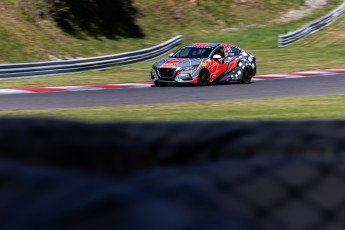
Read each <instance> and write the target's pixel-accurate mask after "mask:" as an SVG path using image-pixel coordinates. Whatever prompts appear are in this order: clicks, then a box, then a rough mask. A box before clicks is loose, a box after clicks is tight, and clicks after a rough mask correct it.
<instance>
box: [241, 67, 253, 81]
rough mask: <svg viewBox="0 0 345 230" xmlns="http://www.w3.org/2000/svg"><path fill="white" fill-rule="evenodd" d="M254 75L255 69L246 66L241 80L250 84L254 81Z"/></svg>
mask: <svg viewBox="0 0 345 230" xmlns="http://www.w3.org/2000/svg"><path fill="white" fill-rule="evenodd" d="M252 77H253V69H252V68H249V67H247V68H245V69H244V70H243V72H242V74H241V80H240V82H241V83H242V84H250V82H251V81H252Z"/></svg>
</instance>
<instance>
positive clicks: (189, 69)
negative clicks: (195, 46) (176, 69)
mask: <svg viewBox="0 0 345 230" xmlns="http://www.w3.org/2000/svg"><path fill="white" fill-rule="evenodd" d="M198 66H199V65H193V66H185V67H182V68H181V71H191V70H195V69H196V68H198Z"/></svg>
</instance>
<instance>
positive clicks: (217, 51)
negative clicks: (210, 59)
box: [214, 47, 225, 58]
mask: <svg viewBox="0 0 345 230" xmlns="http://www.w3.org/2000/svg"><path fill="white" fill-rule="evenodd" d="M214 54H218V55H220V56H222V57H223V58H224V57H225V53H224V48H223V47H219V48H218V49H217V50H216V51H215V52H214Z"/></svg>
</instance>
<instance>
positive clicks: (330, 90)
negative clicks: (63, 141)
mask: <svg viewBox="0 0 345 230" xmlns="http://www.w3.org/2000/svg"><path fill="white" fill-rule="evenodd" d="M335 94H345V74H337V75H326V76H318V77H306V78H292V79H282V80H263V81H254V82H253V83H252V84H249V85H242V84H238V83H230V84H225V85H210V86H206V87H198V86H176V87H160V88H158V87H149V88H138V89H107V90H99V91H76V92H59V93H35V94H9V95H0V111H9V110H38V109H52V108H81V107H96V106H116V105H141V104H157V103H160V104H168V103H178V102H206V101H221V100H236V99H254V98H279V97H293V96H316V95H335Z"/></svg>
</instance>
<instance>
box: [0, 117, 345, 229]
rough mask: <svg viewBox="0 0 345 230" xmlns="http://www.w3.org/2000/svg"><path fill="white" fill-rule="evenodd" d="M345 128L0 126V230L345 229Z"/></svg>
mask: <svg viewBox="0 0 345 230" xmlns="http://www.w3.org/2000/svg"><path fill="white" fill-rule="evenodd" d="M344 139H345V122H343V121H332V122H327V121H325V122H262V123H259V122H242V123H239V122H236V123H235V122H219V123H155V124H153V123H141V124H139V123H119V124H83V123H75V122H68V121H57V120H34V119H2V120H0V143H1V145H0V159H1V161H0V180H1V186H0V229H36V230H40V229H42V230H43V229H44V230H47V229H64V230H65V229H119V230H129V229H150V230H156V229H157V230H159V229H164V230H170V229H171V230H175V229H188V230H189V229H198V230H203V229H221V230H223V229H224V230H225V229H230V230H244V229H245V230H249V229H272V230H273V229H274V230H284V229H293V230H295V229H330V230H336V229H345V164H344V163H345V157H344V156H345V155H344V154H345V153H344V151H345V142H344Z"/></svg>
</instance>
